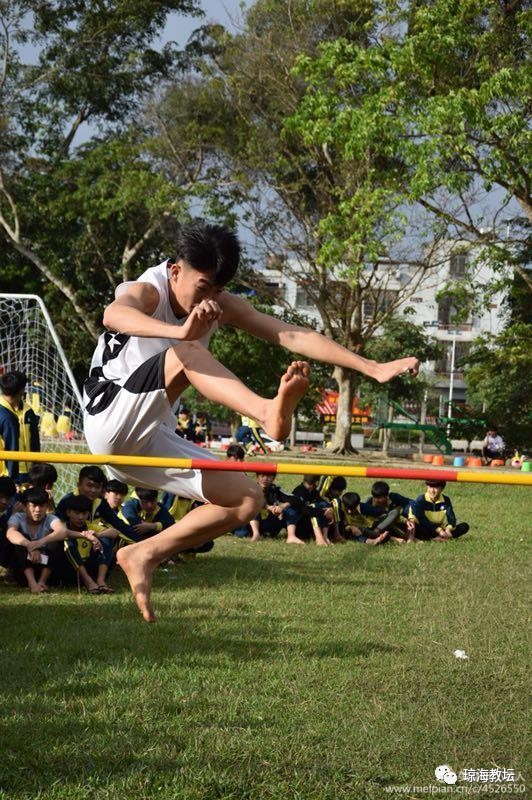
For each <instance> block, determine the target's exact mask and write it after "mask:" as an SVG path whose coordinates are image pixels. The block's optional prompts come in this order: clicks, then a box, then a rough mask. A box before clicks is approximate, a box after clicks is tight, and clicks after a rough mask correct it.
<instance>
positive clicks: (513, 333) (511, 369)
mask: <svg viewBox="0 0 532 800" xmlns="http://www.w3.org/2000/svg"><path fill="white" fill-rule="evenodd" d="M531 341H532V325H527V324H526V323H523V322H515V323H513V324H511V325H509V326H508V327H507V328H506V329H505V330H504V331H502V333H500V334H499V335H498V336H484V337H483V338H481V339H478V340H477V341H476V342H475V343H474V346H473V347H472V348H471V350H470V352H469V354H468V357H467V364H468V367H469V368H468V371H467V376H466V381H467V391H468V397H469V400H470V402H471V403H472V404H474V405H475V406H476V407H477V408H484V409H485V411H484V416H485V417H486V418H487V420H488V423H489V424H491V425H495V426H496V427H497V428H498V429H499V431H500V433H501V435H502V437H503V438H504V440H505V442H506V444H507V445H508V446H510V447H516V448H518V449H519V450H522V449H527V450H528V449H530V448H531V447H532V405H531V397H530V374H531V372H532V348H531V347H530V342H531Z"/></svg>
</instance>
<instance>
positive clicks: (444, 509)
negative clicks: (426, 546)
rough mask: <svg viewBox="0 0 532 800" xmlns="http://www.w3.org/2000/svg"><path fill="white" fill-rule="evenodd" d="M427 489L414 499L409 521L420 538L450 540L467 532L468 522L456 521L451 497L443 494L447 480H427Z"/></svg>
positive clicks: (438, 540) (439, 540) (440, 540)
mask: <svg viewBox="0 0 532 800" xmlns="http://www.w3.org/2000/svg"><path fill="white" fill-rule="evenodd" d="M426 485H427V491H426V492H425V494H420V495H419V496H418V497H416V499H415V500H412V503H411V505H410V511H409V515H408V518H409V521H410V523H411V524H412V525H413V526H414V530H415V534H416V536H417V538H418V539H421V540H430V541H432V542H449V541H450V540H451V539H458V538H459V537H460V536H463V535H464V533H467V532H468V530H469V525H468V524H467V522H460V523H459V524H457V523H456V515H455V513H454V509H453V504H452V503H451V498H450V497H448V496H447V495H445V494H443V490H444V489H445V486H446V483H445V481H437V480H432V481H431V480H428V481H426Z"/></svg>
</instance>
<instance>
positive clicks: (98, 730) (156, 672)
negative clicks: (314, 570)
mask: <svg viewBox="0 0 532 800" xmlns="http://www.w3.org/2000/svg"><path fill="white" fill-rule="evenodd" d="M34 600H35V598H32V597H31V596H29V595H25V594H22V593H21V595H20V601H21V602H20V603H16V602H15V603H12V604H9V605H7V606H6V607H5V608H4V609H3V623H4V624H3V647H2V653H1V654H0V674H2V676H3V677H2V682H1V686H0V693H1V694H0V696H1V698H2V703H1V704H2V716H3V722H2V729H1V734H0V748H1V751H2V753H3V756H2V763H1V764H0V776H1V777H0V787H2V786H3V788H5V789H6V791H7V788H8V785H9V788H10V791H12V792H13V794H10V796H14V790H15V791H18V792H21V793H22V792H25V793H29V795H31V794H32V793H33V794H34V795H35V794H36V793H37V790H39V791H40V790H42V788H43V787H45V786H50V783H52V782H58V784H59V785H63V784H64V792H65V794H64V795H62V794H60V793H59V791H58V794H57V796H58V797H63V796H64V797H67V796H69V797H76V798H77V797H78V791H80V787H81V786H86V787H93V788H100V789H101V788H102V786H105V784H106V783H107V782H108V783H109V784H114V783H116V782H118V783H120V781H124V782H127V781H131V780H132V779H135V776H137V777H138V781H139V784H142V785H143V786H145V780H146V778H147V776H152V779H153V780H157V781H158V780H164V779H167V780H168V781H170V782H172V783H174V782H175V781H177V783H174V785H175V786H176V789H177V787H178V785H179V782H180V781H181V780H183V781H184V782H185V783H184V786H186V783H187V781H190V780H191V774H190V759H191V750H192V751H193V752H192V756H193V757H195V758H199V759H200V761H201V760H204V762H205V763H203V764H202V765H201V767H202V768H206V766H207V764H208V763H209V757H208V754H204V753H203V751H201V750H200V751H198V752H196V751H195V750H194V747H193V746H191V742H190V739H189V738H188V737H189V734H190V726H191V725H192V726H193V728H196V729H197V730H196V734H195V736H196V737H197V735H198V732H199V733H201V729H202V724H203V725H205V726H206V731H208V730H210V728H209V725H210V724H211V723H209V718H210V717H211V716H212V714H213V712H212V711H211V710H210V704H211V702H213V701H214V698H212V697H211V696H210V689H209V683H210V675H211V674H212V670H214V671H215V673H214V674H216V670H220V668H223V669H224V670H227V669H229V670H231V669H234V670H238V669H239V668H241V665H242V664H246V665H249V666H250V667H252V668H253V670H254V672H253V674H254V675H264V674H266V673H267V674H269V675H270V676H271V674H272V666H273V667H274V670H273V671H274V672H275V664H276V663H279V664H282V663H284V659H285V657H286V647H287V644H286V639H285V637H284V635H283V631H282V626H283V625H284V624H285V623H286V619H285V618H279V617H278V616H277V617H276V616H275V615H274V614H273V613H268V612H265V613H264V614H263V615H261V616H258V615H257V612H256V609H255V610H254V612H253V613H249V614H246V612H245V607H244V609H243V608H239V607H235V608H234V609H231V608H229V609H227V608H226V609H221V608H219V607H217V606H216V605H215V604H214V602H213V603H210V602H209V601H208V600H206V601H202V602H196V603H193V604H188V605H187V608H186V612H187V613H186V614H183V615H181V616H180V615H178V614H176V612H175V605H174V606H172V605H171V604H169V603H168V604H167V603H166V602H165V600H164V595H163V596H161V595H159V597H158V605H159V606H160V611H161V616H162V619H161V620H160V621H159V622H158V623H157V624H156V625H154V626H150V625H146V624H144V623H142V621H141V620H140V618H139V617H138V614H137V611H136V609H135V608H134V607H133V604H132V603H131V604H130V603H129V597H128V595H126V593H125V592H124V596H122V595H118V596H117V595H115V596H114V597H112V598H108V597H104V598H93V597H88V596H86V595H82V596H80V597H78V596H77V595H75V594H74V595H73V594H67V593H58V595H57V597H54V595H53V594H50V595H49V596H47V597H46V598H38V604H36V603H35V602H34ZM98 600H100V602H98ZM101 600H103V602H101ZM107 600H110V602H106V601H107ZM198 620H200V624H198ZM206 620H211V624H210V625H209V624H207V623H206ZM396 651H397V648H395V647H393V646H389V645H386V644H383V643H379V642H373V641H368V642H364V641H356V640H355V641H353V640H351V639H347V638H346V639H339V638H338V637H336V639H334V640H330V641H328V642H327V643H326V644H324V643H321V644H319V643H316V642H314V641H303V642H300V643H299V644H298V655H299V656H300V657H301V658H303V659H309V658H312V659H316V658H318V659H320V658H322V659H324V660H329V659H330V658H340V659H344V658H345V659H350V658H364V657H369V656H371V655H372V654H375V653H377V654H386V653H394V652H396ZM231 665H233V666H231ZM324 669H326V666H325V664H324ZM281 678H282V676H279V679H280V680H281ZM269 679H270V680H271V677H270V678H269ZM189 683H190V684H191V685H189ZM214 684H215V685H216V680H215V681H214ZM230 686H231V682H230V681H229V682H228V683H227V684H226V688H227V691H229V692H230ZM271 691H272V688H270V689H268V690H266V696H269V695H268V692H271ZM187 694H189V695H191V696H192V697H193V699H192V700H190V699H189V698H187V697H186V695H187ZM216 702H217V703H218V704H219V703H220V702H223V700H220V698H219V697H218V698H217V699H216ZM115 703H116V704H117V707H116V708H113V707H112V705H113V704H115ZM194 704H196V706H197V707H196V708H194ZM110 705H111V709H110V716H111V720H109V719H108V718H107V715H106V708H108V707H109V706H110ZM198 708H199V709H200V710H199V712H198ZM246 708H247V705H246ZM191 710H192V711H194V716H193V721H192V722H191V721H190V718H189V716H190V712H191ZM121 713H122V714H123V718H122V719H120V714H121ZM240 713H243V714H244V722H245V726H246V728H252V727H253V726H254V725H255V726H256V725H259V723H256V722H254V720H253V715H252V713H251V712H250V711H249V709H248V710H247V711H243V712H240ZM137 715H138V716H137ZM181 715H182V716H181ZM248 715H249V719H248ZM215 716H216V715H215ZM117 718H118V720H119V721H118V723H117ZM229 718H230V715H229ZM202 720H203V723H202ZM161 721H164V724H163V725H162V726H161ZM169 721H171V723H169ZM169 724H171V727H170V730H171V733H170V735H169V734H168V731H167V729H168V726H169ZM219 724H221V723H216V725H219ZM260 724H261V723H260ZM222 728H223V726H222ZM209 735H211V734H209ZM235 735H237V733H235ZM39 743H46V745H45V746H46V753H44V752H43V750H42V747H41V746H40V745H39ZM229 750H231V748H229ZM257 759H259V756H258V755H257ZM257 768H258V766H257ZM250 769H251V766H250ZM181 770H182V771H183V774H182V776H181V774H180V771H181ZM252 771H253V770H252ZM194 774H195V773H194ZM153 776H157V777H156V778H155V777H153ZM193 780H194V782H195V781H196V778H195V777H194V778H193ZM202 780H203V779H202V778H199V777H198V781H199V783H200V784H201V783H202ZM248 780H252V776H250V777H249V778H248ZM198 788H199V787H198ZM21 796H23V795H22V794H21ZM24 796H25V795H24ZM44 796H46V795H44ZM50 796H52V795H50ZM54 796H55V795H54ZM150 796H151V795H150ZM171 796H172V797H173V796H174V795H173V794H172V795H171ZM175 796H177V795H175Z"/></svg>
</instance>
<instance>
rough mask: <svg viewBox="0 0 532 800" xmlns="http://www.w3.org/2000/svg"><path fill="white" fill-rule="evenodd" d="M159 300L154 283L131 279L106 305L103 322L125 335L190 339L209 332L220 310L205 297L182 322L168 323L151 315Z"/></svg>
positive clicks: (109, 327)
mask: <svg viewBox="0 0 532 800" xmlns="http://www.w3.org/2000/svg"><path fill="white" fill-rule="evenodd" d="M158 303H159V292H158V291H157V289H156V288H155V286H153V284H151V283H143V282H140V283H139V282H134V283H133V282H132V283H131V286H128V287H127V289H125V290H124V291H123V292H122V293H121V294H120V296H119V297H117V298H116V300H113V302H112V303H110V304H109V305H108V306H107V308H106V309H105V311H104V314H103V324H104V325H105V327H106V328H108V329H109V330H112V331H116V332H117V333H124V334H126V335H127V336H145V337H148V338H161V339H178V340H182V341H190V340H193V339H201V337H202V336H204V335H205V334H206V333H208V331H209V329H210V328H211V326H212V324H213V322H214V321H215V320H216V319H218V318H219V317H220V316H221V313H222V312H221V309H220V307H219V305H218V303H216V302H214V301H212V300H204V301H202V302H201V303H200V304H199V305H197V306H196V307H195V308H193V309H192V311H191V312H190V314H189V315H188V317H187V319H186V320H185V322H184V323H183V325H171V324H170V323H169V322H162V321H161V320H158V319H154V318H153V317H152V314H153V313H154V311H155V309H156V308H157V305H158Z"/></svg>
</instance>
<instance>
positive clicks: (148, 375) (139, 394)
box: [83, 351, 216, 501]
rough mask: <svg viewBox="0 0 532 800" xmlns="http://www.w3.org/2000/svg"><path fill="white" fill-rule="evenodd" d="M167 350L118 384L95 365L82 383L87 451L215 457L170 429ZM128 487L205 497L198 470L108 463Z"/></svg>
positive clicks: (173, 420)
mask: <svg viewBox="0 0 532 800" xmlns="http://www.w3.org/2000/svg"><path fill="white" fill-rule="evenodd" d="M165 354H166V351H163V352H161V353H157V354H156V355H155V356H153V357H152V358H149V359H148V360H147V361H145V362H144V363H143V364H141V365H140V366H139V367H138V368H137V369H136V370H134V372H132V373H131V375H129V376H128V377H127V378H126V380H125V381H124V382H123V383H122V385H121V384H120V383H118V382H117V381H111V380H107V379H106V378H105V377H104V375H103V369H102V368H99V367H96V368H93V369H92V370H91V374H90V375H89V377H88V379H87V380H86V382H85V386H84V403H83V406H84V428H85V437H86V439H87V443H88V445H89V448H90V450H91V452H92V453H97V454H101V455H135V456H156V457H165V456H167V457H169V458H191V459H192V458H194V459H195V458H200V459H209V458H211V459H213V460H216V457H215V456H213V455H212V454H211V453H208V452H206V451H205V450H204V449H203V448H201V447H198V446H197V445H196V444H194V443H193V442H189V441H187V440H186V439H183V438H182V437H181V436H179V435H178V434H177V433H176V432H175V427H176V418H175V415H174V413H173V411H172V408H171V406H170V403H169V402H168V396H167V394H166V388H165V383H164V359H165ZM107 471H108V473H109V475H110V477H112V478H117V479H118V480H121V481H124V483H127V484H128V485H129V486H143V487H145V488H150V489H157V490H159V491H167V492H171V493H172V494H176V495H179V496H180V497H189V498H191V499H194V500H203V501H206V500H207V498H206V497H205V496H204V494H203V487H202V472H201V470H180V469H175V468H171V467H169V468H163V467H120V468H119V467H116V466H113V467H107Z"/></svg>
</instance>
